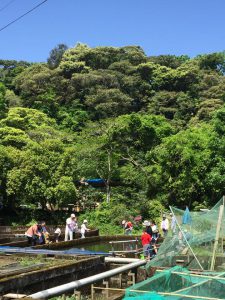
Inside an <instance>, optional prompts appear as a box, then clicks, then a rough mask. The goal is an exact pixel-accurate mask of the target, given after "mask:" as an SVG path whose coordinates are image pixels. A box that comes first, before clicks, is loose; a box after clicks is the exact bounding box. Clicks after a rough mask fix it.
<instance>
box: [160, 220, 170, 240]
mask: <svg viewBox="0 0 225 300" xmlns="http://www.w3.org/2000/svg"><path fill="white" fill-rule="evenodd" d="M161 229H162V231H163V237H164V238H165V237H166V236H167V234H168V230H169V221H168V219H167V217H166V215H165V214H163V219H162V222H161Z"/></svg>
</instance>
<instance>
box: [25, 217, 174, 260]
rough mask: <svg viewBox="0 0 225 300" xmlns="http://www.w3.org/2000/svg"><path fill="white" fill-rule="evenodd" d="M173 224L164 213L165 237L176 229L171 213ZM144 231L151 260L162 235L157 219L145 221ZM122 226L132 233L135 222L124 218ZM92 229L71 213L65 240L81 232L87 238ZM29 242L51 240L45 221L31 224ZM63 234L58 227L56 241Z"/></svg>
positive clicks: (162, 222) (144, 240)
mask: <svg viewBox="0 0 225 300" xmlns="http://www.w3.org/2000/svg"><path fill="white" fill-rule="evenodd" d="M170 217H171V220H170V222H171V224H170V222H169V220H168V218H167V217H166V215H165V214H163V215H162V221H161V224H160V229H161V232H162V235H163V237H164V238H165V237H167V234H168V231H169V229H171V231H172V233H174V232H175V230H176V222H175V217H174V216H173V215H172V214H170ZM142 225H143V232H142V235H141V243H142V246H143V255H144V258H145V259H147V260H150V259H151V258H153V257H154V256H155V255H156V254H157V241H158V238H159V237H160V233H159V229H158V227H157V225H156V223H155V221H153V220H152V221H148V220H145V221H144V222H143V223H142ZM122 227H123V230H124V234H125V235H132V231H133V224H132V222H131V221H127V220H123V221H122ZM89 230H90V229H89V228H88V221H87V220H83V222H82V224H81V226H79V224H78V220H77V218H76V216H75V214H71V215H70V217H69V218H67V219H66V226H65V238H64V240H65V241H68V240H73V238H74V236H75V234H79V235H80V237H81V238H85V234H86V232H88V231H89ZM25 235H26V237H27V239H28V243H29V245H30V246H36V245H37V244H45V243H49V242H50V234H49V232H48V230H47V228H46V223H45V221H42V222H37V223H36V224H34V225H32V226H30V227H29V228H28V230H27V231H26V233H25ZM61 235H62V232H61V229H60V227H57V228H56V229H55V231H54V241H55V242H56V243H57V242H59V239H60V237H61Z"/></svg>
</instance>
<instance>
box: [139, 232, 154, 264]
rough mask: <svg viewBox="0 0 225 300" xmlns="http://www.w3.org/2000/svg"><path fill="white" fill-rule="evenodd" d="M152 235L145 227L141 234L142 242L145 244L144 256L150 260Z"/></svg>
mask: <svg viewBox="0 0 225 300" xmlns="http://www.w3.org/2000/svg"><path fill="white" fill-rule="evenodd" d="M151 240H152V237H151V236H150V234H148V233H147V232H146V229H145V228H144V229H143V233H142V235H141V243H142V246H143V252H144V257H145V259H147V260H150V243H151Z"/></svg>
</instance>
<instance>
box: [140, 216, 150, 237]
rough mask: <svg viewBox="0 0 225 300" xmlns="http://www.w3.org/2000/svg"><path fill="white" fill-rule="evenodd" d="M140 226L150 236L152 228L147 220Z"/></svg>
mask: <svg viewBox="0 0 225 300" xmlns="http://www.w3.org/2000/svg"><path fill="white" fill-rule="evenodd" d="M142 225H143V226H144V227H145V228H146V232H147V233H148V234H149V235H150V236H152V227H151V223H150V222H149V221H148V220H145V221H144V222H143V223H142Z"/></svg>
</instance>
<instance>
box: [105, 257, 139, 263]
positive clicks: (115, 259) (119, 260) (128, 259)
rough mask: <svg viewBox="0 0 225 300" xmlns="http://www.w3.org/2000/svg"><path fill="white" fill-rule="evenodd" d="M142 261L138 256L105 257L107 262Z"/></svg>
mask: <svg viewBox="0 0 225 300" xmlns="http://www.w3.org/2000/svg"><path fill="white" fill-rule="evenodd" d="M137 261H140V259H138V258H123V257H105V262H112V263H122V264H124V263H133V262H137Z"/></svg>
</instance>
